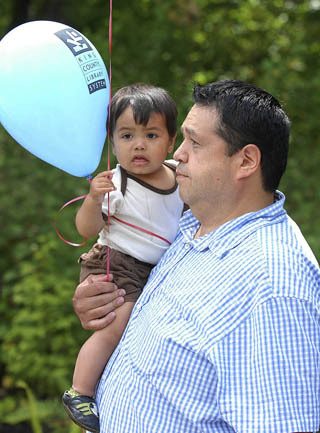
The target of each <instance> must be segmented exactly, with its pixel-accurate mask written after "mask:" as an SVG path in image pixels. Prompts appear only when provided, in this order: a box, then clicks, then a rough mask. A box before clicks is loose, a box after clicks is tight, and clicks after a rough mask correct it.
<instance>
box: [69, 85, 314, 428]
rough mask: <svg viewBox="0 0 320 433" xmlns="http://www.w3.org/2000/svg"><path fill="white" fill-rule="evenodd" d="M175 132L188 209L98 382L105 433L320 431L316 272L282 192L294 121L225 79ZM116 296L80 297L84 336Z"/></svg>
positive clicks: (102, 320) (202, 94)
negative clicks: (178, 138)
mask: <svg viewBox="0 0 320 433" xmlns="http://www.w3.org/2000/svg"><path fill="white" fill-rule="evenodd" d="M182 133H183V136H184V140H183V142H182V144H181V146H180V147H179V148H178V149H177V151H176V152H175V155H174V158H175V159H176V160H177V161H178V163H179V164H178V167H177V181H178V184H179V188H180V195H181V197H182V199H183V200H184V201H185V203H187V204H188V205H189V206H190V211H187V212H186V213H185V214H184V216H183V217H182V219H181V222H180V231H179V233H178V235H177V238H176V240H175V242H174V243H173V244H172V245H171V247H170V248H169V249H168V251H167V252H166V253H165V255H164V256H163V258H162V259H161V260H160V263H159V264H158V265H157V266H156V268H154V270H153V272H152V274H151V276H150V278H149V280H148V283H147V285H146V287H145V288H144V291H143V294H142V295H141V297H140V298H139V300H138V302H137V304H136V306H135V308H134V310H133V313H132V315H131V319H130V321H129V324H128V326H127V329H126V331H125V334H124V336H123V338H122V340H121V342H120V344H119V345H118V347H117V349H116V351H115V352H114V354H113V356H112V358H111V359H110V361H109V363H108V365H107V367H106V369H105V372H104V374H103V376H102V378H101V381H100V385H99V387H98V390H97V400H98V403H99V410H100V417H101V433H109V432H110V433H159V432H161V433H169V432H170V433H176V432H180V433H188V432H190V433H191V432H192V433H193V432H215V433H216V432H217V433H218V432H219V433H220V432H224V433H227V432H228V433H229V432H230V433H231V432H233V433H234V432H250V433H251V432H259V433H271V432H272V433H292V432H313V431H316V430H317V429H318V428H319V425H320V325H319V323H320V307H319V305H320V270H319V266H318V264H317V262H316V259H315V257H314V256H313V254H312V252H311V250H310V248H309V247H308V245H307V243H306V241H305V240H304V238H303V237H302V235H301V232H300V231H299V229H298V227H297V226H296V224H295V223H294V222H293V221H292V220H291V219H290V218H289V217H288V215H287V214H286V212H285V210H284V209H283V204H284V200H285V198H284V195H283V194H282V193H281V192H279V191H276V189H277V188H278V184H279V181H280V179H281V176H282V174H283V172H284V170H285V167H286V162H287V153H288V140H289V120H288V118H287V116H286V114H285V112H284V111H283V109H282V108H281V106H280V104H279V103H278V101H277V100H276V99H275V98H274V97H273V96H271V95H270V94H268V93H267V92H265V91H263V90H261V89H259V88H256V87H255V86H252V85H250V84H247V83H244V82H240V81H234V80H226V81H220V82H216V83H212V84H208V85H206V86H196V87H195V90H194V106H193V107H192V108H191V110H190V112H189V114H188V115H187V117H186V119H185V121H184V122H183V125H182ZM114 289H115V287H114V285H113V284H112V283H106V282H101V281H99V282H98V283H92V282H87V286H86V288H85V287H84V286H83V285H82V286H78V288H77V291H76V293H75V297H74V307H75V310H76V312H77V314H78V316H79V317H80V320H81V321H82V323H83V325H84V326H85V327H86V328H90V329H98V328H99V327H101V326H104V325H105V324H107V323H109V322H110V321H111V320H112V319H113V317H114V315H115V314H116V313H114V312H113V313H109V312H110V311H111V310H112V309H113V306H114V304H121V302H123V299H122V298H121V297H120V298H117V294H119V291H118V292H116V291H115V292H113V290H114ZM120 294H121V292H120ZM110 300H113V302H112V303H111V304H110V303H109V301H110ZM106 303H107V305H105V304H106ZM108 303H109V304H108ZM108 313H109V314H108Z"/></svg>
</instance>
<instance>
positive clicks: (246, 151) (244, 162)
mask: <svg viewBox="0 0 320 433" xmlns="http://www.w3.org/2000/svg"><path fill="white" fill-rule="evenodd" d="M238 156H239V166H238V179H243V178H245V177H249V176H251V175H252V174H254V173H256V171H257V170H259V169H260V167H261V152H260V149H259V148H258V146H257V145H256V144H247V145H246V146H244V147H243V148H242V149H241V150H240V151H239V155H238Z"/></svg>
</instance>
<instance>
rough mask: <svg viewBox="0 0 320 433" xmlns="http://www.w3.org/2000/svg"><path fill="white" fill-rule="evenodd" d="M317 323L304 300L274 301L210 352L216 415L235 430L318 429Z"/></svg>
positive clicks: (312, 309) (319, 348)
mask: <svg viewBox="0 0 320 433" xmlns="http://www.w3.org/2000/svg"><path fill="white" fill-rule="evenodd" d="M319 319H320V318H319V312H318V311H317V310H316V308H315V306H313V305H312V304H311V303H309V302H306V301H301V300H298V299H293V298H274V299H272V300H269V301H267V302H266V303H264V304H262V305H260V306H259V307H257V308H256V309H255V310H254V312H253V313H251V315H250V317H249V318H248V319H247V320H245V322H243V323H242V325H241V326H240V327H239V328H237V330H236V331H234V332H232V334H230V335H229V336H228V337H226V338H225V339H223V341H221V342H220V343H219V344H218V345H217V347H215V348H214V363H215V366H216V368H217V373H218V382H219V406H220V411H221V415H222V417H223V418H224V420H225V421H226V422H227V424H229V425H230V426H232V427H233V428H234V430H235V431H237V432H239V433H242V432H246V433H254V432H259V433H270V432H273V433H284V432H286V433H290V432H314V431H318V429H319V426H320V323H319V322H320V320H319Z"/></svg>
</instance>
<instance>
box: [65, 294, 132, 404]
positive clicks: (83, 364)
mask: <svg viewBox="0 0 320 433" xmlns="http://www.w3.org/2000/svg"><path fill="white" fill-rule="evenodd" d="M133 306H134V302H125V303H124V304H123V305H122V306H121V307H119V308H118V309H117V317H116V318H115V320H114V321H113V322H112V323H111V324H110V325H109V326H107V327H106V328H104V329H101V330H100V331H96V332H95V333H94V334H93V335H92V336H91V337H90V338H89V339H88V340H87V341H86V342H85V343H84V345H83V346H82V348H81V350H80V352H79V355H78V358H77V362H76V366H75V370H74V375H73V385H72V387H73V389H75V390H76V391H77V392H79V393H80V394H82V395H87V396H90V397H92V396H93V395H94V392H95V387H96V384H97V381H98V379H99V377H100V376H101V374H102V372H103V369H104V366H105V364H106V363H107V361H108V359H109V358H110V356H111V355H112V353H113V351H114V349H115V348H116V346H117V344H118V343H119V341H120V338H121V336H122V334H123V331H124V329H125V327H126V325H127V323H128V320H129V317H130V314H131V311H132V308H133Z"/></svg>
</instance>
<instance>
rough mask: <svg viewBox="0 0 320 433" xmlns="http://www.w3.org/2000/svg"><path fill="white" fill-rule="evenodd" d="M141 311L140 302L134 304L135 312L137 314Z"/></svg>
mask: <svg viewBox="0 0 320 433" xmlns="http://www.w3.org/2000/svg"><path fill="white" fill-rule="evenodd" d="M141 309H142V305H141V304H140V302H137V304H136V310H137V311H138V312H140V311H141Z"/></svg>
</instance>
